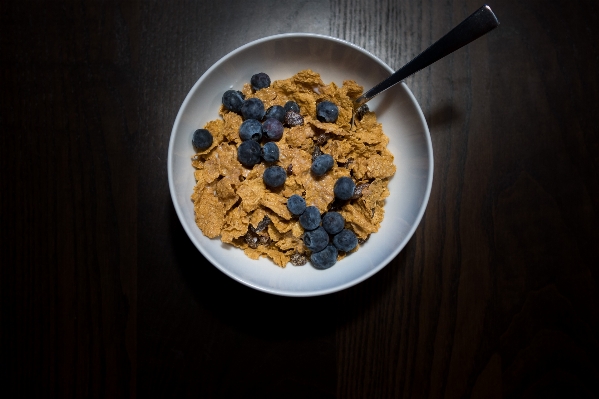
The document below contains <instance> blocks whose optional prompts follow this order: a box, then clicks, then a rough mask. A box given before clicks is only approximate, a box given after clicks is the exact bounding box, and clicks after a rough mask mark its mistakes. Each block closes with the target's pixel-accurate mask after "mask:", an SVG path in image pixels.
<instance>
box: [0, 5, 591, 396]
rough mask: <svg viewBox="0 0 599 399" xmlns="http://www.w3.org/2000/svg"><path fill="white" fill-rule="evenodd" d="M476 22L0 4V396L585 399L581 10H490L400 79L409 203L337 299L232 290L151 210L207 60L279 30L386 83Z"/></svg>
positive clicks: (452, 9)
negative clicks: (415, 170) (353, 58)
mask: <svg viewBox="0 0 599 399" xmlns="http://www.w3.org/2000/svg"><path fill="white" fill-rule="evenodd" d="M480 5H481V3H478V2H476V1H472V0H451V1H425V2H422V1H419V0H418V1H417V0H405V1H387V0H377V1H373V2H368V1H358V0H348V1H346V0H329V1H325V0H323V1H304V0H299V1H294V2H284V1H253V2H242V1H231V0H221V1H219V2H210V4H209V3H208V2H201V1H195V2H192V1H187V2H186V1H177V2H164V1H152V2H149V1H127V2H114V1H108V2H107V1H102V2H98V1H92V2H87V1H77V2H75V1H63V2H58V1H50V2H41V1H40V2H38V1H17V0H9V1H4V2H2V5H1V6H0V30H1V35H0V43H1V52H0V54H1V55H0V57H1V60H2V61H1V63H0V71H1V74H0V98H1V102H0V127H1V129H0V176H1V187H0V190H1V191H0V195H1V213H0V218H1V221H2V224H1V252H0V267H1V275H0V294H1V308H0V317H1V319H0V322H1V334H0V341H1V352H0V364H1V369H0V375H1V378H2V382H3V383H2V389H1V391H2V392H8V393H9V395H2V397H4V398H13V397H52V398H54V397H55V398H85V397H108V398H116V397H136V396H137V397H144V398H145V397H150V396H153V397H170V398H176V397H184V396H191V397H201V398H229V397H231V398H253V397H256V398H333V397H336V398H399V397H404V398H440V397H446V398H470V397H471V398H499V397H526V398H547V397H564V398H566V397H572V398H590V397H595V398H596V397H599V384H597V380H599V363H598V361H597V359H599V286H598V284H599V250H598V249H597V244H598V243H599V128H598V126H599V123H598V114H599V79H598V71H599V40H598V39H599V28H598V26H599V4H598V3H597V2H596V1H594V0H576V1H567V0H556V1H551V2H549V1H541V0H532V1H517V0H497V1H496V2H494V3H491V6H492V7H493V9H494V11H495V12H496V14H497V15H498V17H499V20H500V21H501V26H500V27H499V28H498V29H497V30H495V31H493V32H491V33H490V34H489V35H487V36H485V37H483V38H481V39H479V40H478V41H476V42H475V43H473V44H471V45H469V46H468V47H467V48H465V49H462V50H460V51H459V52H457V53H455V54H453V55H451V56H449V57H447V58H446V59H444V60H442V61H440V62H439V63H438V64H436V65H434V66H433V67H431V68H429V69H426V70H424V71H422V72H421V73H419V74H417V75H415V76H413V77H411V78H409V79H408V80H407V84H408V86H409V87H410V89H411V90H412V91H413V93H414V95H415V97H416V99H417V100H418V101H419V103H420V104H421V106H422V109H423V111H424V114H425V116H426V118H427V121H428V123H429V127H430V131H431V136H432V141H433V148H434V157H435V158H434V167H435V171H434V182H433V188H432V193H431V196H430V201H429V204H428V208H427V211H426V213H425V216H424V219H423V220H422V223H421V224H420V226H419V228H418V229H417V231H416V233H415V235H414V236H413V238H412V239H411V241H410V242H409V244H408V245H407V247H406V248H405V249H404V250H403V251H402V252H401V253H400V254H399V255H398V256H397V258H395V259H394V260H393V262H391V264H389V265H388V266H387V267H386V268H385V269H383V270H382V271H381V272H379V273H378V274H376V275H375V276H373V277H372V278H370V279H369V280H367V281H365V282H363V283H361V284H359V285H357V286H355V287H353V288H350V289H347V290H345V291H342V292H339V293H335V294H331V295H327V296H322V297H315V298H303V299H302V298H286V297H278V296H272V295H268V294H264V293H261V292H258V291H254V290H252V289H250V288H247V287H245V286H243V285H241V284H239V283H237V282H235V281H233V280H231V279H230V278H228V277H226V276H225V275H224V274H222V273H221V272H220V271H218V270H217V269H216V268H214V267H213V266H211V265H210V264H209V263H208V262H207V261H206V260H205V259H204V258H203V257H202V256H201V255H200V254H199V252H198V251H197V250H196V249H195V247H194V246H193V245H192V243H191V242H190V241H189V239H188V238H187V236H186V235H185V233H184V231H183V229H182V227H181V225H180V223H179V221H178V219H177V217H176V214H175V211H174V208H173V205H172V202H171V199H170V194H169V191H168V182H167V173H166V157H167V148H168V141H169V136H170V132H171V128H172V125H173V122H174V120H175V116H176V114H177V111H178V109H179V107H180V105H181V103H182V101H183V99H184V98H185V96H186V94H187V92H188V91H189V89H190V88H191V86H192V85H193V84H194V83H195V82H196V80H197V79H198V78H199V77H200V76H201V75H202V73H203V72H204V71H206V70H207V69H208V68H209V67H210V66H211V65H212V64H213V63H214V62H216V61H217V60H218V59H220V58H221V57H223V56H224V55H226V54H227V53H228V52H230V51H232V50H233V49H235V48H237V47H238V46H240V45H242V44H244V43H247V42H249V41H251V40H254V39H258V38H261V37H265V36H269V35H272V34H277V33H284V32H301V31H303V32H313V33H321V34H327V35H331V36H336V37H339V38H342V39H346V40H349V41H351V42H353V43H356V44H358V45H360V46H363V47H364V48H366V49H367V50H369V51H370V52H372V53H374V54H375V55H377V56H378V57H380V58H381V59H382V60H384V61H385V62H386V63H388V64H389V65H390V66H391V67H393V68H398V67H400V66H401V65H403V64H404V63H405V62H407V61H408V60H409V59H410V58H411V57H413V56H414V55H416V54H417V53H419V52H420V51H421V50H422V49H424V48H426V47H427V46H428V45H429V44H430V43H432V42H433V41H434V40H436V39H437V38H439V37H440V36H442V35H443V34H444V33H445V32H447V31H448V30H449V29H451V28H452V27H453V26H454V25H456V24H457V23H458V22H459V21H461V20H462V19H463V18H465V17H466V16H467V15H469V14H470V13H471V12H473V11H474V10H475V9H477V8H478V7H479V6H480ZM593 359H595V360H593Z"/></svg>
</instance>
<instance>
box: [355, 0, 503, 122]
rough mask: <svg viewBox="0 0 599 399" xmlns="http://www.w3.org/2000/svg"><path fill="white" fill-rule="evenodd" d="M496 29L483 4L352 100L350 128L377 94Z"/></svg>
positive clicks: (491, 12) (488, 9) (492, 15)
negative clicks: (386, 76)
mask: <svg viewBox="0 0 599 399" xmlns="http://www.w3.org/2000/svg"><path fill="white" fill-rule="evenodd" d="M497 26H499V21H498V20H497V17H496V16H495V14H493V11H491V7H489V6H488V5H486V4H485V5H484V6H482V7H481V8H479V9H478V10H477V11H475V12H474V13H473V14H472V15H470V16H469V17H468V18H466V19H465V20H463V21H462V22H461V23H460V24H459V25H458V26H456V27H455V28H453V29H452V30H451V31H449V33H447V34H446V35H445V36H443V37H442V38H441V39H439V40H437V41H436V42H435V43H433V44H432V45H431V46H430V47H429V48H427V49H426V50H424V51H423V52H422V53H420V54H419V55H417V56H416V57H415V58H414V59H412V61H410V62H408V63H407V64H406V65H404V66H403V67H401V68H400V69H398V70H397V71H396V72H395V73H393V74H392V75H391V76H389V77H388V78H387V79H385V80H383V81H382V82H381V83H379V84H377V85H376V86H374V87H373V88H372V89H370V90H368V91H367V92H366V93H364V94H362V95H361V96H360V97H358V98H357V99H355V100H354V112H353V115H352V119H351V126H352V127H353V126H354V118H355V115H356V112H357V111H358V108H360V107H361V106H362V105H364V104H366V103H367V102H368V101H370V100H372V98H374V97H375V96H376V95H377V94H379V93H381V92H383V91H385V90H387V89H388V88H390V87H391V86H393V85H395V84H397V83H399V82H401V81H402V80H404V79H405V78H407V77H408V76H410V75H412V74H414V73H416V72H418V71H420V70H421V69H424V68H426V67H427V66H429V65H431V64H433V63H435V62H437V61H439V60H440V59H441V58H443V57H445V56H446V55H448V54H451V53H453V52H454V51H456V50H458V49H460V48H462V47H464V46H465V45H467V44H468V43H470V42H472V41H474V40H476V39H478V38H479V37H481V36H482V35H484V34H486V33H488V32H490V31H492V30H493V29H495V28H496V27H497Z"/></svg>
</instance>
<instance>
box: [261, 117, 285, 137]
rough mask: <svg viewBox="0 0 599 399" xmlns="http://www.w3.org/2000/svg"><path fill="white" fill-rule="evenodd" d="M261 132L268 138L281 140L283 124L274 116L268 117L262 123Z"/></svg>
mask: <svg viewBox="0 0 599 399" xmlns="http://www.w3.org/2000/svg"><path fill="white" fill-rule="evenodd" d="M262 133H264V135H266V138H268V139H269V140H274V141H278V140H281V137H283V124H282V123H281V122H279V121H278V120H277V119H275V118H268V119H267V120H265V121H264V122H263V123H262Z"/></svg>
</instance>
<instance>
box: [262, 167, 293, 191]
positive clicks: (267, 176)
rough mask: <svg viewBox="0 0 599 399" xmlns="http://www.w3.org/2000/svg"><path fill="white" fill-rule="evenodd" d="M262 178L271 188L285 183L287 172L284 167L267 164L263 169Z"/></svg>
mask: <svg viewBox="0 0 599 399" xmlns="http://www.w3.org/2000/svg"><path fill="white" fill-rule="evenodd" d="M262 179H263V180H264V184H266V185H267V186H268V187H271V188H277V187H280V186H282V185H283V184H285V180H287V172H285V169H283V168H281V167H280V166H269V167H268V168H266V170H265V171H264V176H262Z"/></svg>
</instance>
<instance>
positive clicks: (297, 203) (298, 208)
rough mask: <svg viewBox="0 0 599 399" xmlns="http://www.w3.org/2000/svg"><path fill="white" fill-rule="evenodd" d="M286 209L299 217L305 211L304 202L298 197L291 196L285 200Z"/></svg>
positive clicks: (295, 195)
mask: <svg viewBox="0 0 599 399" xmlns="http://www.w3.org/2000/svg"><path fill="white" fill-rule="evenodd" d="M287 209H289V212H291V213H292V214H294V215H295V216H299V215H301V214H302V213H304V211H305V210H306V200H305V199H303V198H302V197H301V196H300V195H297V194H293V195H292V196H291V197H289V199H288V200H287Z"/></svg>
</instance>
